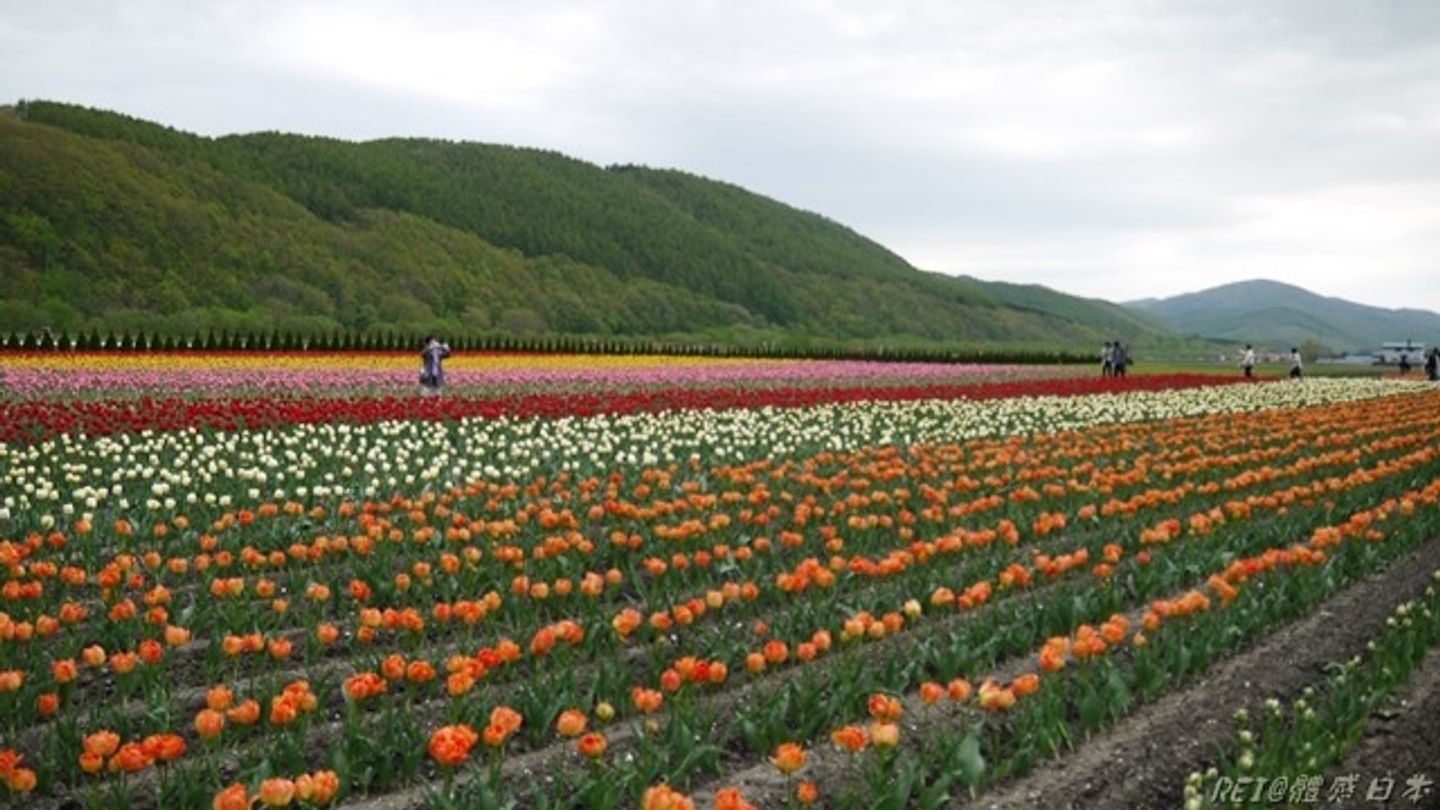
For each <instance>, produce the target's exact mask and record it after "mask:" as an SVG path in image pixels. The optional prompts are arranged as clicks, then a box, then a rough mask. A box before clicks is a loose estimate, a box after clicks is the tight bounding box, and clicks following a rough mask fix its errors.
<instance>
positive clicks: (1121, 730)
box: [976, 538, 1440, 810]
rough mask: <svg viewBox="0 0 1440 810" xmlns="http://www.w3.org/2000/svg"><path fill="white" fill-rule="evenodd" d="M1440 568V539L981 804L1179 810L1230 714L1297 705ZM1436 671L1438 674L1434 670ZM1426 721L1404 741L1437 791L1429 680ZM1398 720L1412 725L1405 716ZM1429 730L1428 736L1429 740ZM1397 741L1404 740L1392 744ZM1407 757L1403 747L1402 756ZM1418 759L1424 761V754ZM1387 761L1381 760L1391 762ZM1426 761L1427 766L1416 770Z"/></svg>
mask: <svg viewBox="0 0 1440 810" xmlns="http://www.w3.org/2000/svg"><path fill="white" fill-rule="evenodd" d="M1437 568H1440V538H1435V539H1432V540H1430V541H1429V542H1427V543H1426V544H1425V545H1424V546H1423V547H1421V548H1419V549H1416V550H1415V551H1412V552H1411V553H1409V554H1407V555H1405V556H1404V557H1402V558H1400V559H1399V560H1396V561H1394V562H1393V563H1392V564H1390V565H1389V566H1388V567H1387V568H1386V570H1385V571H1382V572H1379V573H1376V574H1374V575H1371V576H1370V577H1368V578H1366V579H1364V580H1362V581H1360V582H1358V583H1356V584H1354V585H1352V586H1350V587H1349V588H1347V589H1346V590H1345V591H1343V592H1342V593H1340V594H1337V595H1336V596H1335V597H1333V598H1331V599H1329V600H1328V601H1326V602H1325V603H1324V604H1323V605H1322V606H1321V607H1320V608H1319V609H1318V610H1317V611H1315V612H1314V613H1312V614H1310V615H1308V616H1306V617H1304V618H1301V619H1298V620H1296V621H1294V622H1292V623H1290V624H1289V625H1287V626H1285V627H1282V628H1280V629H1279V630H1277V631H1275V632H1273V633H1271V634H1270V635H1269V636H1267V637H1266V638H1265V639H1264V640H1263V641H1261V642H1260V643H1259V644H1257V645H1255V646H1253V647H1251V648H1249V649H1248V650H1246V651H1245V652H1243V653H1241V654H1240V655H1237V656H1235V657H1233V658H1230V659H1228V660H1226V661H1224V662H1223V663H1221V664H1219V665H1217V666H1216V667H1214V668H1213V669H1212V670H1211V671H1210V672H1209V673H1207V674H1206V675H1205V676H1204V677H1202V678H1201V679H1199V680H1196V681H1194V682H1192V683H1191V684H1190V685H1189V686H1188V687H1186V688H1184V689H1183V690H1181V691H1179V692H1175V693H1171V694H1169V695H1166V696H1165V697H1163V698H1161V699H1159V700H1157V701H1156V702H1154V703H1152V704H1150V705H1148V706H1146V707H1145V708H1142V709H1141V710H1140V711H1139V712H1138V713H1137V714H1134V715H1132V716H1130V717H1128V718H1126V719H1124V720H1122V721H1121V722H1120V723H1119V724H1117V725H1116V726H1115V727H1113V728H1111V729H1110V730H1108V731H1106V732H1104V733H1102V734H1100V735H1098V736H1096V737H1095V738H1093V739H1091V740H1089V741H1087V742H1085V743H1084V744H1083V745H1082V746H1080V748H1079V749H1078V750H1077V751H1075V752H1074V753H1071V754H1069V755H1066V756H1063V757H1060V758H1058V759H1056V760H1052V761H1049V762H1046V763H1042V764H1041V765H1040V766H1038V768H1037V770H1036V772H1034V773H1033V774H1031V775H1030V776H1028V777H1025V778H1024V779H1021V780H1019V781H1017V782H1013V783H1011V784H1009V785H1008V786H1002V787H1001V789H999V790H998V791H995V792H992V793H990V794H988V795H982V796H981V797H980V798H979V799H978V800H977V802H976V805H977V806H981V807H985V808H1047V810H1049V809H1050V808H1106V809H1107V810H1108V809H1110V808H1113V809H1114V810H1134V809H1135V808H1174V807H1179V806H1181V805H1182V803H1183V802H1182V795H1181V791H1182V789H1183V787H1184V784H1185V779H1186V777H1187V776H1188V775H1189V774H1190V773H1191V772H1193V771H1196V770H1203V769H1204V768H1206V767H1207V766H1208V765H1209V764H1210V763H1211V760H1213V759H1214V752H1215V747H1216V746H1217V745H1222V744H1224V743H1226V742H1227V741H1228V740H1230V739H1231V738H1232V735H1233V734H1234V724H1233V722H1232V720H1231V715H1232V712H1233V711H1234V710H1235V709H1238V708H1240V707H1241V706H1247V707H1249V709H1250V710H1251V712H1252V713H1253V712H1256V711H1259V707H1260V705H1261V703H1262V702H1263V700H1264V699H1265V698H1268V697H1276V698H1279V699H1280V700H1282V701H1286V700H1290V699H1293V698H1294V697H1295V696H1297V695H1298V694H1299V692H1300V691H1301V690H1302V689H1303V688H1304V687H1305V686H1307V685H1310V684H1312V683H1315V682H1318V681H1319V680H1320V679H1321V678H1322V677H1323V676H1324V669H1323V667H1324V665H1325V664H1326V663H1327V662H1329V661H1334V660H1338V659H1344V658H1348V657H1350V656H1352V655H1355V654H1358V653H1360V652H1361V651H1363V650H1364V648H1365V644H1366V642H1367V641H1369V640H1370V639H1371V638H1373V637H1374V635H1375V634H1376V633H1377V632H1378V628H1379V627H1380V626H1381V625H1383V623H1384V621H1385V618H1386V616H1388V615H1389V613H1390V611H1391V610H1392V609H1393V608H1394V606H1395V605H1396V604H1398V603H1399V602H1401V601H1404V600H1405V599H1409V598H1411V597H1413V596H1415V595H1417V594H1419V593H1421V592H1422V591H1424V589H1425V587H1426V585H1428V584H1429V583H1430V581H1431V580H1430V576H1431V572H1433V571H1434V570H1436V569H1437ZM1427 669H1432V670H1433V669H1434V668H1427ZM1427 677H1428V679H1429V680H1430V681H1431V686H1432V689H1431V690H1430V691H1429V692H1428V693H1426V694H1427V696H1428V697H1427V699H1428V701H1429V702H1428V703H1427V704H1426V705H1427V706H1428V707H1429V712H1428V713H1415V712H1407V713H1406V714H1408V715H1409V718H1408V719H1407V720H1405V721H1402V722H1405V723H1406V724H1407V729H1406V733H1408V734H1411V735H1412V736H1414V737H1416V738H1418V737H1421V736H1424V735H1428V737H1426V739H1428V740H1429V746H1430V747H1429V748H1427V749H1425V750H1426V751H1429V752H1430V753H1429V754H1428V756H1429V757H1430V759H1429V763H1430V769H1431V770H1432V771H1435V773H1434V774H1432V778H1435V779H1436V781H1437V782H1440V765H1437V763H1440V760H1437V759H1435V754H1434V751H1435V749H1436V747H1437V746H1440V741H1437V736H1440V730H1437V729H1436V720H1435V718H1437V717H1440V694H1437V693H1440V690H1437V689H1435V688H1433V687H1434V686H1435V685H1434V683H1433V681H1434V679H1435V677H1436V675H1435V673H1434V672H1433V671H1432V672H1430V674H1429V675H1428V676H1427ZM1401 717H1405V715H1402V716H1401ZM1422 729H1423V731H1422ZM1391 739H1392V740H1393V739H1401V740H1403V739H1407V738H1405V737H1396V736H1394V735H1391ZM1402 747H1403V746H1402ZM1417 752H1418V755H1419V756H1425V755H1426V754H1425V753H1424V752H1423V751H1420V750H1419V749H1418V748H1417ZM1389 756H1390V754H1389V752H1386V753H1383V754H1380V755H1378V758H1380V759H1383V761H1386V762H1389V761H1390V760H1389V759H1388V757H1389ZM1417 761H1421V760H1417ZM1407 806H1409V805H1407Z"/></svg>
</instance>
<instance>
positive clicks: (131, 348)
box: [0, 331, 1091, 364]
mask: <svg viewBox="0 0 1440 810" xmlns="http://www.w3.org/2000/svg"><path fill="white" fill-rule="evenodd" d="M421 340H422V336H421V335H418V334H407V333H398V332H383V333H366V334H360V333H350V332H337V333H333V334H328V335H294V334H288V333H284V332H278V331H277V332H272V333H270V334H263V335H255V334H243V333H232V332H225V331H221V332H209V333H207V334H204V335H195V336H189V337H177V336H174V335H161V334H145V333H140V334H122V335H116V334H114V333H110V334H106V335H101V334H100V333H99V332H98V331H93V332H88V333H84V332H82V333H80V334H78V335H69V334H65V333H60V334H56V333H51V332H41V333H25V332H12V333H3V332H0V352H35V351H68V350H75V351H124V352H136V351H153V352H188V351H196V352H217V351H220V352H224V351H281V352H288V351H305V352H374V351H419V348H420V344H421ZM450 347H451V348H452V349H453V350H455V351H472V352H475V351H480V352H490V351H493V352H535V353H542V354H545V353H575V354H666V355H684V356H707V357H778V358H797V359H801V358H803V359H845V360H878V361H886V362H932V363H933V362H939V363H977V362H981V363H1028V364H1053V363H1089V362H1091V358H1090V357H1089V356H1083V355H1075V354H1069V353H1065V352H1040V351H1031V350H998V349H996V350H973V349H972V350H962V349H942V348H885V347H867V348H854V347H838V346H818V347H817V346H764V347H758V346H732V345H723V344H711V343H670V342H663V341H654V340H642V339H615V338H603V339H602V338H589V337H578V336H570V335H552V336H541V337H525V336H510V335H462V336H460V337H458V338H455V339H452V340H450Z"/></svg>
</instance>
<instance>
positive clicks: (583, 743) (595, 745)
mask: <svg viewBox="0 0 1440 810" xmlns="http://www.w3.org/2000/svg"><path fill="white" fill-rule="evenodd" d="M607 745H608V743H607V742H606V740H605V735H604V734H601V733H600V732H598V731H592V732H590V733H589V734H586V735H584V736H582V737H581V738H580V739H579V741H577V742H576V744H575V748H576V750H578V751H579V752H580V753H581V755H583V756H586V757H589V758H590V759H598V758H600V757H602V756H604V755H605V748H606V747H607Z"/></svg>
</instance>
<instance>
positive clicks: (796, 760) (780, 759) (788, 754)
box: [770, 742, 806, 776]
mask: <svg viewBox="0 0 1440 810" xmlns="http://www.w3.org/2000/svg"><path fill="white" fill-rule="evenodd" d="M805 760H806V754H805V749H804V748H803V747H801V746H799V745H797V744H795V743H793V742H787V743H781V744H780V745H779V747H777V748H776V749H775V755H774V756H773V757H771V758H770V761H771V762H773V763H775V769H776V770H778V771H780V773H783V774H785V775H786V776H789V775H790V774H792V773H795V772H796V771H798V770H800V769H801V768H803V767H805Z"/></svg>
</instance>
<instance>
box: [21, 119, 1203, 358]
mask: <svg viewBox="0 0 1440 810" xmlns="http://www.w3.org/2000/svg"><path fill="white" fill-rule="evenodd" d="M39 328H49V329H53V330H57V331H59V330H66V331H69V332H85V331H89V330H101V331H107V330H111V331H113V330H118V331H122V332H123V331H141V330H143V331H145V332H147V333H154V334H169V335H194V334H201V333H204V332H207V331H214V330H229V331H232V332H249V333H254V334H261V333H267V332H271V331H273V330H282V331H285V332H288V333H296V334H307V333H308V334H331V333H334V332H336V331H337V330H343V331H347V332H353V333H361V334H365V333H377V332H380V331H384V330H402V331H404V332H416V331H430V330H433V331H442V332H445V333H448V334H454V333H461V334H470V335H485V334H491V335H493V334H507V335H551V336H554V335H588V336H600V337H606V336H616V337H660V338H666V339H677V338H679V339H686V338H689V339H696V340H706V341H711V342H720V343H732V344H738V345H749V346H756V345H762V344H769V345H792V346H793V345H806V344H814V343H824V344H830V345H842V344H843V345H862V346H863V345H872V346H873V345H879V344H886V345H896V346H946V347H952V346H953V347H985V346H1000V345H1004V346H1025V347H1030V348H1036V349H1042V350H1043V349H1046V348H1049V349H1055V348H1057V347H1058V348H1063V349H1067V350H1072V351H1073V350H1075V349H1077V348H1078V347H1087V348H1088V347H1090V346H1092V345H1098V344H1099V343H1100V342H1101V341H1103V340H1105V339H1109V338H1114V337H1120V338H1124V339H1126V340H1127V341H1130V342H1132V343H1133V344H1135V345H1137V346H1143V347H1147V348H1152V349H1153V348H1157V347H1171V348H1173V347H1177V346H1184V345H1186V343H1185V341H1183V340H1182V339H1180V338H1178V337H1176V336H1175V335H1174V333H1173V332H1171V331H1170V330H1168V329H1167V328H1166V327H1165V326H1163V325H1161V324H1160V322H1158V321H1156V320H1153V319H1150V318H1147V317H1145V316H1143V315H1137V314H1135V313H1132V312H1129V311H1127V310H1125V309H1123V308H1120V307H1118V306H1115V305H1112V304H1109V303H1106V302H1102V301H1094V300H1089V299H1081V298H1075V297H1071V296H1066V295H1062V294H1060V293H1056V292H1053V291H1050V290H1046V289H1044V288H1039V287H1026V286H1019V285H1009V284H998V283H992V282H983V281H978V280H976V279H969V278H952V277H949V276H943V275H939V274H934V273H925V272H921V271H920V270H917V269H916V268H914V267H911V266H910V265H909V264H908V263H906V262H905V261H904V260H903V259H901V258H900V257H899V256H897V255H895V254H894V253H892V252H890V251H888V250H886V249H885V248H884V247H883V246H881V245H878V244H876V243H875V242H872V241H870V240H868V239H865V238H864V237H863V236H861V235H859V234H857V233H855V232H854V231H852V230H850V229H849V228H846V227H844V226H843V225H840V224H838V223H835V222H832V221H830V220H828V219H825V218H824V217H821V216H818V215H816V214H812V213H808V212H805V211H800V210H797V209H795V208H792V207H789V206H787V205H784V204H783V203H780V202H776V201H774V200H770V199H767V198H764V197H761V196H759V195H756V194H752V193H750V192H748V191H745V190H744V189H742V188H739V187H737V186H734V185H730V184H726V183H721V182H716V181H712V180H707V179H705V178H701V177H697V176H693V175H689V174H685V173H682V172H678V171H669V170H656V169H649V168H644V167H639V166H618V167H610V168H602V167H599V166H595V165H592V164H588V163H585V162H582V161H579V160H575V159H572V158H569V157H566V156H564V155H561V154H558V153H555V152H546V151H539V150H534V149H524V148H516V147H509V146H495V145H487V144H477V143H456V142H448V141H439V140H416V139H392V140H381V141H372V142H365V143H354V142H348V141H341V140H334V139H329V138H317V137H306V136H299V135H288V134H279V133H260V134H251V135H236V136H227V137H221V138H207V137H201V136H196V135H191V134H187V133H184V132H180V131H177V130H174V129H171V128H168V127H164V126H161V125H158V124H154V123H150V122H146V121H141V120H138V119H135V118H131V117H127V116H124V115H120V114H116V113H110V112H104V111H98V110H91V109H86V108H81V107H75V106H69V105H63V104H56V103H49V102H21V103H20V104H18V105H16V106H15V107H13V108H8V109H7V110H6V111H4V112H3V113H0V330H3V331H23V330H31V329H39Z"/></svg>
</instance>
